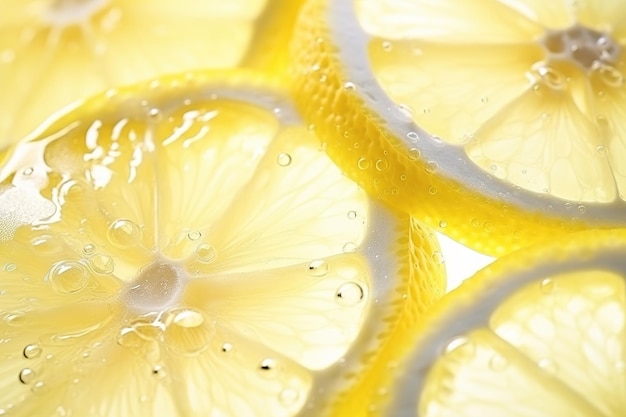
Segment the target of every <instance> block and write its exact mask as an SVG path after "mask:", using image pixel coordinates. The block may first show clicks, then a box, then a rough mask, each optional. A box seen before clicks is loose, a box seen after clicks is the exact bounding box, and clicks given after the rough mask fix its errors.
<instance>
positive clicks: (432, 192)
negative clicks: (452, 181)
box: [428, 186, 437, 195]
mask: <svg viewBox="0 0 626 417" xmlns="http://www.w3.org/2000/svg"><path fill="white" fill-rule="evenodd" d="M428 194H430V195H435V194H437V187H435V186H430V187H429V188H428Z"/></svg>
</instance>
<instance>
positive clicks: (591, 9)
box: [293, 0, 626, 255]
mask: <svg viewBox="0 0 626 417" xmlns="http://www.w3.org/2000/svg"><path fill="white" fill-rule="evenodd" d="M625 17H626V8H625V7H624V6H623V5H622V4H621V3H618V2H614V1H609V0H600V1H595V0H594V1H592V0H582V1H576V2H566V1H559V2H538V1H525V0H507V1H504V0H501V1H499V0H485V1H481V2H465V1H462V0H461V1H460V0H444V1H438V2H431V1H426V0H417V1H412V2H407V1H403V0H342V1H330V0H312V1H311V2H310V3H309V4H308V5H307V7H306V11H305V12H304V13H303V14H302V15H301V18H300V22H299V25H298V30H297V33H296V37H295V41H294V47H293V51H294V55H295V61H296V62H295V64H294V74H295V75H296V77H297V80H298V81H297V87H296V95H297V96H298V103H299V107H300V108H301V109H302V110H303V113H304V115H305V118H306V119H307V121H308V122H309V123H312V124H313V125H314V127H315V129H316V132H317V133H318V135H319V136H320V137H321V138H322V140H323V141H324V143H325V144H326V146H327V149H328V152H329V154H330V155H331V157H332V158H333V159H334V160H335V161H336V162H337V163H338V164H339V165H340V166H341V167H342V169H343V170H344V171H345V172H346V173H347V174H348V175H349V176H350V177H351V178H354V179H355V180H357V181H358V182H359V184H361V185H362V186H363V187H365V188H366V189H368V190H369V192H370V193H373V194H374V195H375V196H378V197H379V198H381V199H383V200H385V201H387V202H389V203H390V204H392V205H394V206H396V207H399V208H401V209H404V210H407V211H409V212H411V213H413V214H414V215H416V216H417V217H419V218H423V219H425V221H427V222H428V223H430V224H431V225H432V226H435V227H437V228H439V230H440V231H442V232H443V233H445V234H447V235H449V236H451V237H453V238H455V239H456V240H459V241H461V242H462V243H464V244H466V245H468V246H471V247H473V248H474V249H477V250H479V251H482V252H485V253H489V254H492V255H501V254H504V253H506V252H509V251H511V250H512V249H515V248H518V247H521V246H525V245H527V244H529V243H531V242H535V241H538V240H541V239H544V238H548V237H552V236H554V235H555V234H562V233H564V232H566V231H569V230H576V229H582V228H589V227H601V228H605V227H615V226H624V225H626V214H625V213H626V203H625V200H626V167H625V166H624V161H626V130H625V129H624V128H623V123H621V121H622V120H623V119H624V111H623V108H624V106H625V105H626V94H625V93H624V91H625V88H626V87H625V85H624V71H626V69H625V67H624V63H625V62H626V61H624V56H625V55H624V48H625V47H626V45H625V44H624V39H626V38H625V36H626V23H625V22H626V19H625Z"/></svg>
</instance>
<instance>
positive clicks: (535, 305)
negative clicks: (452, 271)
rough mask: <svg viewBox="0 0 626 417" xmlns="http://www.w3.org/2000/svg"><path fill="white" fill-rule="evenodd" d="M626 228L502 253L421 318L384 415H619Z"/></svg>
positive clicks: (625, 345) (625, 372)
mask: <svg viewBox="0 0 626 417" xmlns="http://www.w3.org/2000/svg"><path fill="white" fill-rule="evenodd" d="M624 250H626V231H625V230H623V229H614V230H604V231H596V230H593V231H585V232H578V233H575V234H571V235H569V236H568V237H567V238H565V239H559V240H555V241H553V242H550V243H548V244H540V245H535V246H533V247H530V248H526V249H522V250H520V251H517V252H515V253H513V254H511V255H508V256H506V257H503V258H501V259H499V260H497V261H495V262H494V263H493V264H491V265H489V266H488V267H486V268H485V269H483V270H481V271H479V272H478V273H477V274H476V275H475V276H474V277H472V278H471V279H469V280H467V281H465V282H464V283H463V284H462V285H461V286H460V287H459V288H457V289H456V290H454V291H452V292H451V293H449V294H448V295H446V296H445V297H444V298H442V299H441V300H440V302H439V303H437V304H436V305H435V306H434V307H433V308H432V309H431V310H429V312H428V313H427V314H426V315H425V316H424V317H423V318H422V323H421V328H420V330H419V331H418V333H416V334H417V336H416V337H415V339H414V340H413V341H414V342H415V343H414V345H413V348H412V351H411V353H410V354H409V355H407V356H406V357H405V358H403V359H402V360H401V361H398V362H396V363H395V364H394V367H393V369H391V370H390V371H391V372H392V373H393V374H394V377H395V378H394V380H393V382H392V383H391V384H388V385H386V386H384V387H382V388H381V390H382V392H384V393H385V395H381V396H379V397H378V403H377V404H375V407H376V410H377V412H376V413H374V415H381V416H396V417H404V416H423V417H431V416H437V417H445V416H464V417H473V416H483V417H484V416H488V417H489V416H500V415H505V414H506V415H510V416H520V417H521V416H536V417H543V416H554V415H571V416H581V417H582V416H598V417H600V416H604V417H609V416H618V415H621V414H622V413H623V410H624V408H625V407H626V402H625V401H626V337H625V336H626V327H625V323H626V292H625V291H626V262H624V256H623V253H624Z"/></svg>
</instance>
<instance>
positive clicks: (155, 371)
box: [152, 365, 167, 378]
mask: <svg viewBox="0 0 626 417" xmlns="http://www.w3.org/2000/svg"><path fill="white" fill-rule="evenodd" d="M152 375H153V376H155V377H156V378H165V377H166V376H167V372H165V368H163V366H161V365H154V366H153V367H152Z"/></svg>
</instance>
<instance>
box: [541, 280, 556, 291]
mask: <svg viewBox="0 0 626 417" xmlns="http://www.w3.org/2000/svg"><path fill="white" fill-rule="evenodd" d="M539 289H540V290H541V292H542V293H544V294H552V293H553V292H554V290H555V289H556V282H554V280H553V279H552V278H545V279H543V280H541V283H540V284H539Z"/></svg>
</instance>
